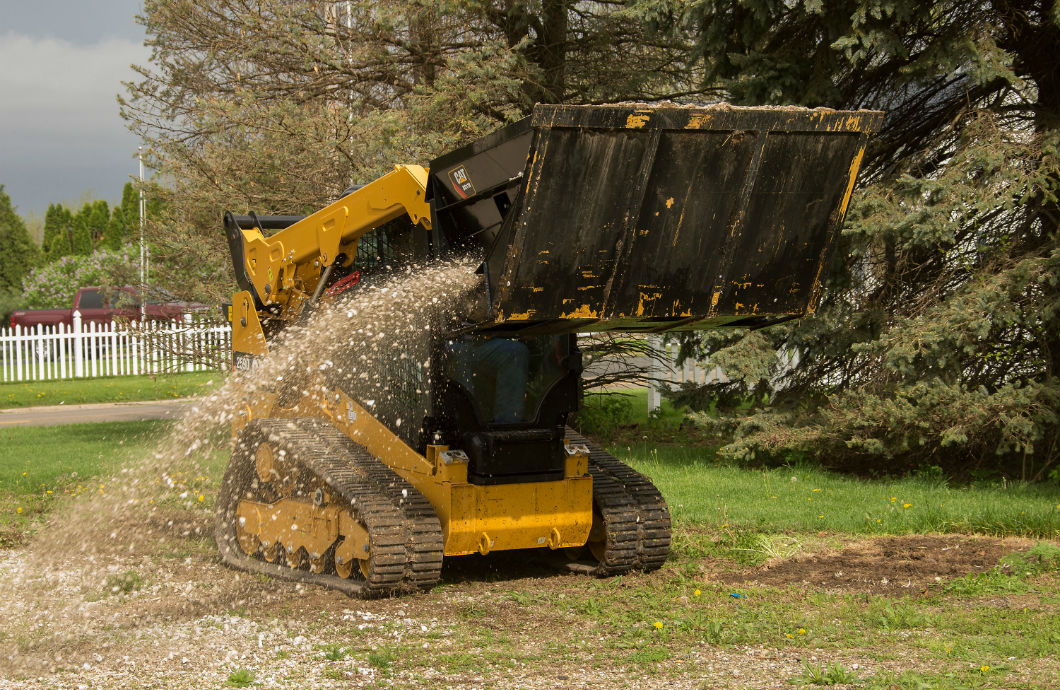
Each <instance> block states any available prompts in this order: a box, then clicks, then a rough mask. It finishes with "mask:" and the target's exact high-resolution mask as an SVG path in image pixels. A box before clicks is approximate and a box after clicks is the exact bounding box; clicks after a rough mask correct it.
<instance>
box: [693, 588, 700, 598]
mask: <svg viewBox="0 0 1060 690" xmlns="http://www.w3.org/2000/svg"><path fill="white" fill-rule="evenodd" d="M692 594H694V595H696V596H697V597H698V596H699V595H700V594H702V592H700V591H699V590H698V589H697V590H696V591H695V592H692Z"/></svg>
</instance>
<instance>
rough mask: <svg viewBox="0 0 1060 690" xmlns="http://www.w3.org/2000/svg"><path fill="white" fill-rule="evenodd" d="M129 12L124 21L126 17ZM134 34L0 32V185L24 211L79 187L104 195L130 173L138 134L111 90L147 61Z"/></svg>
mask: <svg viewBox="0 0 1060 690" xmlns="http://www.w3.org/2000/svg"><path fill="white" fill-rule="evenodd" d="M131 21H132V20H131V16H130V17H129V22H130V23H131ZM149 54H150V53H149V50H148V49H147V48H145V47H144V46H143V45H142V44H141V43H140V41H138V40H133V39H129V38H111V39H106V40H102V41H99V42H96V43H92V44H84V43H73V42H70V41H68V40H64V39H59V38H50V37H36V36H29V35H24V34H17V33H12V32H8V33H6V34H4V35H2V36H0V66H2V67H0V184H4V185H5V187H6V191H7V193H8V194H9V195H10V196H11V198H12V200H13V202H14V203H15V204H16V205H17V206H18V208H19V211H20V212H22V213H23V214H25V213H26V212H29V211H35V212H37V213H39V214H42V213H43V211H44V209H46V208H47V206H48V204H49V203H50V202H56V201H73V200H77V199H80V198H81V197H83V196H84V195H85V194H86V193H90V194H92V195H94V196H96V197H98V198H104V199H107V200H109V201H111V202H114V201H116V200H118V199H119V198H120V196H121V188H122V185H124V183H125V182H126V181H127V180H128V179H129V175H132V174H135V173H136V161H135V154H136V148H137V146H138V145H139V140H138V138H137V137H136V136H135V135H133V134H132V133H131V132H129V131H128V130H127V129H126V128H125V123H124V122H123V121H122V119H121V117H120V116H119V114H118V105H117V102H116V100H115V96H116V94H117V93H118V92H120V91H121V90H122V86H121V81H122V80H129V79H133V78H134V72H133V71H132V69H131V68H130V67H129V65H130V64H132V63H137V64H144V63H146V62H147V58H148V56H149Z"/></svg>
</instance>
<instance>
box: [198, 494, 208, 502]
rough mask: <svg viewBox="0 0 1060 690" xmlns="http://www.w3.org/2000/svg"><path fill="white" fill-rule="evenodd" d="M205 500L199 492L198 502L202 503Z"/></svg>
mask: <svg viewBox="0 0 1060 690" xmlns="http://www.w3.org/2000/svg"><path fill="white" fill-rule="evenodd" d="M205 500H206V498H205V497H204V496H203V495H202V494H199V503H202V502H203V501H205Z"/></svg>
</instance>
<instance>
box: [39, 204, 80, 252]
mask: <svg viewBox="0 0 1060 690" xmlns="http://www.w3.org/2000/svg"><path fill="white" fill-rule="evenodd" d="M73 241H74V214H72V213H70V209H68V208H66V207H65V206H63V205H62V204H48V211H47V212H46V213H45V214H44V239H43V241H42V242H41V248H42V249H43V251H44V258H45V259H46V260H47V261H54V260H55V259H58V258H60V257H63V256H67V255H68V254H70V253H72V252H73Z"/></svg>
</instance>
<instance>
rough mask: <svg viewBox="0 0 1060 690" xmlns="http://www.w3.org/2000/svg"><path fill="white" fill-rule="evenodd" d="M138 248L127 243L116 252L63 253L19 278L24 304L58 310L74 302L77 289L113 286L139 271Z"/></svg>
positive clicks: (30, 306)
mask: <svg viewBox="0 0 1060 690" xmlns="http://www.w3.org/2000/svg"><path fill="white" fill-rule="evenodd" d="M138 253H139V250H138V249H137V248H136V247H134V246H132V245H126V246H124V247H122V248H120V249H118V250H117V251H110V250H106V249H99V250H96V251H95V252H93V253H92V254H89V255H87V256H80V255H78V256H64V257H62V258H59V259H56V260H55V261H52V262H51V263H49V264H46V265H44V266H41V267H39V268H35V269H33V270H32V271H30V272H29V275H27V276H26V277H25V278H23V280H22V294H23V295H24V302H23V305H24V306H25V307H27V308H29V309H57V308H62V307H69V306H70V305H72V304H73V303H74V295H76V294H77V290H78V288H82V287H90V286H96V285H100V286H104V287H116V286H120V285H124V284H126V283H128V282H130V280H132V279H133V275H134V274H135V272H137V271H138V270H139V260H140V258H139V254H138Z"/></svg>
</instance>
